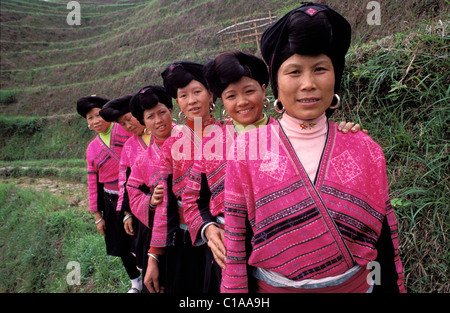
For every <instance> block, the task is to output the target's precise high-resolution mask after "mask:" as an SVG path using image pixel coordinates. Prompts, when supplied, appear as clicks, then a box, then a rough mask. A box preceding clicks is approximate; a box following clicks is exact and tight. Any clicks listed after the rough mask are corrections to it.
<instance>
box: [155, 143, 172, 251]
mask: <svg viewBox="0 0 450 313" xmlns="http://www.w3.org/2000/svg"><path fill="white" fill-rule="evenodd" d="M173 141H174V137H169V138H168V139H167V140H166V141H165V143H164V145H163V146H162V147H161V161H160V171H161V174H160V175H161V176H160V177H161V178H160V182H159V184H161V185H162V186H163V188H164V196H163V201H162V202H161V204H159V205H158V206H157V207H156V211H155V217H154V220H153V231H152V240H151V244H150V247H151V248H150V251H152V250H151V249H152V248H153V247H155V248H162V247H165V246H166V241H167V203H168V201H167V179H168V177H169V175H170V174H172V173H173V170H172V144H173Z"/></svg>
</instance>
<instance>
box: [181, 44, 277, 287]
mask: <svg viewBox="0 0 450 313" xmlns="http://www.w3.org/2000/svg"><path fill="white" fill-rule="evenodd" d="M204 73H205V79H206V81H207V83H208V87H209V89H210V90H211V91H212V92H213V93H214V95H216V96H217V97H219V98H221V99H222V102H223V104H224V106H225V110H226V112H227V113H228V115H229V116H230V118H231V119H232V120H230V121H229V122H227V123H226V125H225V126H223V128H220V129H218V130H216V131H213V132H211V133H210V134H209V135H208V136H207V137H206V138H205V139H204V140H203V142H202V150H201V152H200V153H199V156H198V157H197V158H196V160H195V161H194V164H193V166H192V169H191V172H190V175H189V178H188V182H187V185H186V188H185V190H184V192H183V196H182V199H183V201H182V204H183V208H184V215H185V219H186V222H187V224H188V225H189V233H190V235H191V239H192V242H193V243H194V245H202V244H204V243H205V242H208V245H209V247H210V248H211V249H206V267H205V286H204V290H203V291H204V292H205V293H208V292H209V293H218V292H220V282H221V266H223V258H224V255H225V249H224V246H223V223H224V215H223V213H224V211H225V208H224V187H225V186H224V184H225V180H224V178H225V168H226V154H227V151H228V148H229V147H231V145H232V143H233V142H234V139H235V138H236V137H237V136H238V134H239V133H242V132H244V131H245V130H249V129H252V128H256V127H260V126H265V125H267V124H270V123H273V122H274V121H275V119H273V118H272V117H270V116H268V115H266V114H264V113H263V107H264V103H267V101H268V99H266V96H265V90H266V86H267V84H268V83H269V73H268V71H267V67H266V64H265V63H264V61H263V60H261V59H259V58H257V57H256V56H253V55H251V54H247V53H244V52H240V51H235V52H228V53H223V54H220V55H218V56H216V57H215V58H214V59H213V60H210V61H209V62H208V63H206V64H205V66H204ZM213 255H214V257H213ZM214 259H216V260H217V261H215V260H214Z"/></svg>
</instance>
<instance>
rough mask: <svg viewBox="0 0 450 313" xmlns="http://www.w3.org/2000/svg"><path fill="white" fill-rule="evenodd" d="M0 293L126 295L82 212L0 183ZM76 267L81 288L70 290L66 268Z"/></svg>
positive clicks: (118, 270) (116, 266) (121, 275)
mask: <svg viewBox="0 0 450 313" xmlns="http://www.w3.org/2000/svg"><path fill="white" fill-rule="evenodd" d="M0 203H1V204H0V220H1V222H2V223H1V225H0V252H1V254H0V255H1V262H0V290H2V291H4V292H27V293H28V292H33V293H34V292H37V293H40V292H126V291H127V290H128V288H129V286H128V285H127V284H128V283H126V282H127V276H126V273H125V270H124V269H123V266H122V264H121V261H120V260H119V259H118V258H115V257H110V256H107V255H106V252H105V244H104V239H103V237H102V236H101V235H99V234H98V232H97V230H96V229H95V226H94V225H93V218H92V215H91V214H90V213H88V212H87V210H86V208H78V207H75V206H72V207H71V206H69V205H68V203H67V202H66V201H65V200H64V199H63V198H61V197H56V196H54V195H52V194H51V193H50V192H48V191H43V192H42V191H39V192H38V191H35V190H32V189H22V188H18V187H17V186H15V185H13V184H5V183H0ZM70 261H76V262H78V263H79V264H80V274H81V284H80V285H79V286H77V285H73V286H70V285H68V283H67V280H66V277H67V275H68V274H69V272H70V271H69V270H68V269H67V268H66V267H67V264H68V263H69V262H70Z"/></svg>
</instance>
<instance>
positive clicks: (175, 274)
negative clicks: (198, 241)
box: [165, 229, 205, 293]
mask: <svg viewBox="0 0 450 313" xmlns="http://www.w3.org/2000/svg"><path fill="white" fill-rule="evenodd" d="M165 261H166V268H165V276H166V277H165V278H166V286H165V288H166V292H167V293H202V292H203V291H204V277H205V246H204V245H203V246H200V247H194V246H193V245H192V242H191V237H190V235H189V232H188V231H186V230H182V229H178V230H177V231H176V233H175V246H172V247H167V248H166V255H165Z"/></svg>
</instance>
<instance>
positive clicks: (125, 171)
mask: <svg viewBox="0 0 450 313" xmlns="http://www.w3.org/2000/svg"><path fill="white" fill-rule="evenodd" d="M152 140H153V136H152V137H150V145H151V144H152ZM146 150H147V144H146V143H145V142H144V140H143V139H142V138H141V137H140V136H137V135H132V136H131V137H130V138H129V139H128V140H127V142H125V145H124V146H123V150H122V155H121V157H120V163H119V200H118V202H117V211H128V212H129V211H130V203H129V196H128V191H127V189H126V184H127V180H128V177H129V176H130V172H131V168H132V166H133V165H134V162H135V161H136V160H137V159H138V158H139V157H140V156H141V155H142V154H144V152H145V151H146Z"/></svg>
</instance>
